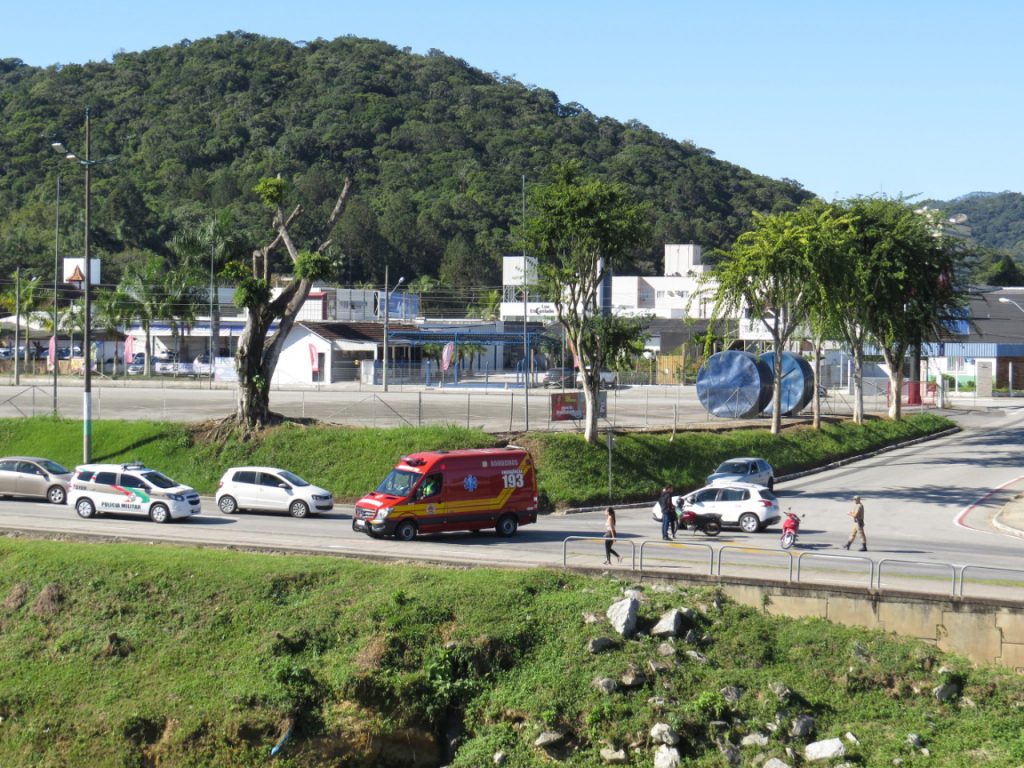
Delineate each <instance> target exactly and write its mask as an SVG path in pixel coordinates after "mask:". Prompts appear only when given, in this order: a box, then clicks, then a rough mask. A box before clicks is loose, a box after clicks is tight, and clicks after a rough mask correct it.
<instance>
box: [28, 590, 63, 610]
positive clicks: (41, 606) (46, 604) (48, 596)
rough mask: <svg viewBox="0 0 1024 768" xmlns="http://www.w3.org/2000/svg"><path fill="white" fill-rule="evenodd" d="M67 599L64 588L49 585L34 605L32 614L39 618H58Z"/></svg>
mask: <svg viewBox="0 0 1024 768" xmlns="http://www.w3.org/2000/svg"><path fill="white" fill-rule="evenodd" d="M65 599H66V596H65V594H64V588H63V587H62V586H61V585H60V584H47V585H46V586H45V587H43V589H42V591H41V592H40V593H39V596H38V597H37V598H36V601H35V603H33V604H32V613H33V614H34V615H36V616H38V617H39V618H47V617H49V616H56V615H57V614H58V613H60V609H61V606H62V605H64V601H65Z"/></svg>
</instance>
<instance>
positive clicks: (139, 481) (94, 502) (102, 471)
mask: <svg viewBox="0 0 1024 768" xmlns="http://www.w3.org/2000/svg"><path fill="white" fill-rule="evenodd" d="M68 504H69V505H70V506H72V507H74V509H75V511H76V512H77V513H78V515H79V517H84V518H90V517H93V516H94V515H96V514H100V513H103V512H129V513H132V512H139V513H142V514H145V515H148V516H149V519H150V520H152V521H153V522H154V523H167V522H170V521H171V520H173V519H178V518H182V517H191V516H192V515H197V514H199V512H200V503H199V494H198V493H197V492H196V490H195V489H194V488H189V487H188V486H187V485H180V484H179V483H176V482H175V481H174V480H171V479H170V478H169V477H167V476H166V475H164V474H161V473H160V472H157V471H156V470H155V469H149V468H148V467H145V466H143V465H142V464H83V465H82V466H80V467H75V473H74V475H73V476H72V478H71V481H70V482H69V483H68Z"/></svg>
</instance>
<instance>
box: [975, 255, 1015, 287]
mask: <svg viewBox="0 0 1024 768" xmlns="http://www.w3.org/2000/svg"><path fill="white" fill-rule="evenodd" d="M978 280H979V281H980V282H982V283H984V284H986V285H1000V286H1007V285H1024V270H1022V269H1021V268H1020V265H1019V264H1018V263H1017V262H1016V261H1014V259H1013V256H1011V255H1010V254H1008V253H1003V254H1002V255H1001V256H999V257H998V258H997V259H996V261H995V262H994V263H992V264H991V265H990V266H989V267H988V268H986V269H985V270H984V271H982V272H981V273H980V274H979V275H978Z"/></svg>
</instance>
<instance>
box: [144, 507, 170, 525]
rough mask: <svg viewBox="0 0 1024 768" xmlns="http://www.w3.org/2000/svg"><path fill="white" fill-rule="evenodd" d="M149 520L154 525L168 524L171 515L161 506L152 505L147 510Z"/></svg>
mask: <svg viewBox="0 0 1024 768" xmlns="http://www.w3.org/2000/svg"><path fill="white" fill-rule="evenodd" d="M149 519H150V520H152V521H153V522H154V523H167V522H170V519H171V513H170V512H169V511H168V510H167V507H165V506H164V505H163V504H154V505H153V506H152V507H150V508H149Z"/></svg>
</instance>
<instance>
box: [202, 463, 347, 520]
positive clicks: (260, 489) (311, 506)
mask: <svg viewBox="0 0 1024 768" xmlns="http://www.w3.org/2000/svg"><path fill="white" fill-rule="evenodd" d="M217 506H218V507H220V511H221V512H223V513H224V514H225V515H232V514H234V513H235V512H237V511H238V510H240V509H251V510H254V511H267V512H287V513H288V514H290V515H291V516H292V517H305V516H306V515H308V514H310V513H312V514H314V515H315V514H317V513H318V512H330V511H331V510H332V509H334V497H333V496H332V495H331V492H330V491H328V490H326V489H324V488H319V487H317V486H315V485H310V484H309V483H307V482H306V481H305V480H303V479H302V478H301V477H299V476H298V475H295V474H293V473H291V472H289V471H288V470H286V469H278V468H277V467H232V468H231V469H229V470H228V471H227V472H225V473H224V477H222V478H221V479H220V484H219V485H218V486H217Z"/></svg>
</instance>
